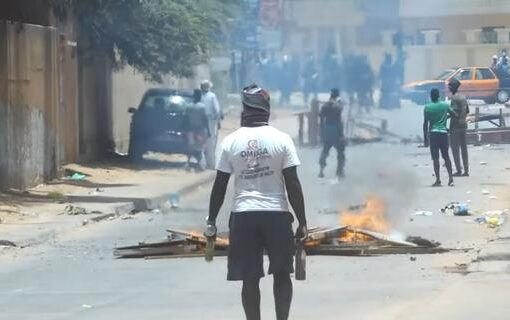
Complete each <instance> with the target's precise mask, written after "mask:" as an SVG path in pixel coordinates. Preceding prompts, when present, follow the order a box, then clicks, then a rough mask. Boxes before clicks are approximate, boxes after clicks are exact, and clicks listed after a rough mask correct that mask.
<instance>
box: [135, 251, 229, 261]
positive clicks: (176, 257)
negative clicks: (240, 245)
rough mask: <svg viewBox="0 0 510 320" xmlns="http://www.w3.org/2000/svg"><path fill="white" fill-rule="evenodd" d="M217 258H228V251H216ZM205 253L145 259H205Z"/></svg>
mask: <svg viewBox="0 0 510 320" xmlns="http://www.w3.org/2000/svg"><path fill="white" fill-rule="evenodd" d="M214 256H215V257H225V256H227V251H216V252H215V253H214ZM204 257H205V253H203V252H202V253H190V254H176V255H167V256H147V257H144V259H145V260H156V259H180V258H204Z"/></svg>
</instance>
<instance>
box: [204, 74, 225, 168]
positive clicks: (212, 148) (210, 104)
mask: <svg viewBox="0 0 510 320" xmlns="http://www.w3.org/2000/svg"><path fill="white" fill-rule="evenodd" d="M211 88H212V83H211V82H210V81H209V80H204V81H202V83H201V84H200V90H202V103H203V104H204V105H205V112H206V115H207V119H208V121H209V130H210V136H209V138H208V139H207V141H206V145H205V162H206V167H207V169H214V166H215V164H216V144H217V143H218V129H219V128H220V126H221V120H222V119H223V113H222V111H221V108H220V104H219V102H218V98H217V97H216V95H215V94H214V93H213V92H211Z"/></svg>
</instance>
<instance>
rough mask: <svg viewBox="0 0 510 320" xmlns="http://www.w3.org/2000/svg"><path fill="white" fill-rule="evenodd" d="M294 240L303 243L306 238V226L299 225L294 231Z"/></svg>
mask: <svg viewBox="0 0 510 320" xmlns="http://www.w3.org/2000/svg"><path fill="white" fill-rule="evenodd" d="M295 238H296V239H297V240H299V241H305V240H306V238H308V228H307V227H306V225H299V226H298V228H297V229H296V235H295Z"/></svg>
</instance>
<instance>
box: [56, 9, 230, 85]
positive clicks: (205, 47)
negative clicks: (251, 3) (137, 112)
mask: <svg viewBox="0 0 510 320" xmlns="http://www.w3.org/2000/svg"><path fill="white" fill-rule="evenodd" d="M47 1H49V3H50V5H51V6H53V8H54V10H55V12H56V13H57V15H60V16H63V15H65V14H67V13H69V10H72V12H73V14H74V16H75V17H76V19H77V21H78V25H79V28H80V35H81V36H82V39H85V41H84V42H82V44H83V43H87V47H86V48H81V49H85V50H87V49H94V50H102V51H104V52H106V53H107V54H108V56H109V57H110V58H111V59H112V61H113V62H114V63H115V65H116V66H117V67H122V66H124V65H126V64H129V65H131V66H133V67H134V68H135V69H137V70H139V71H140V72H142V73H143V74H144V75H146V77H147V78H149V79H151V80H155V81H161V79H162V78H161V77H162V75H165V74H173V75H175V76H191V75H193V70H194V68H193V67H194V66H195V65H196V64H198V63H200V62H204V61H205V60H206V59H207V56H208V53H209V52H210V50H212V49H214V47H215V46H217V45H219V44H220V43H221V42H223V41H222V40H221V39H224V35H225V33H226V32H227V30H228V26H229V21H232V20H233V19H232V17H233V16H234V15H235V12H236V9H237V6H238V2H239V0H47Z"/></svg>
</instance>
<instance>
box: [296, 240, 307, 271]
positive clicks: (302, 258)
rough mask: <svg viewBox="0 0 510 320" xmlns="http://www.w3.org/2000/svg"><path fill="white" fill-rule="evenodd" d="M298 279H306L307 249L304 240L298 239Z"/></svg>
mask: <svg viewBox="0 0 510 320" xmlns="http://www.w3.org/2000/svg"><path fill="white" fill-rule="evenodd" d="M295 278H296V280H300V281H303V280H306V251H305V245H304V243H303V241H299V240H297V241H296V274H295Z"/></svg>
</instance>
